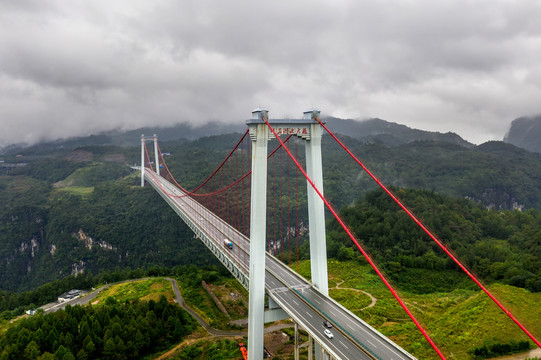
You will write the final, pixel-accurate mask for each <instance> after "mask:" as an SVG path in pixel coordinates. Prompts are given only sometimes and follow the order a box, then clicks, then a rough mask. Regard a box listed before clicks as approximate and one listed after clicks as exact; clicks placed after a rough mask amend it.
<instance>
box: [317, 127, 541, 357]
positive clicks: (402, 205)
mask: <svg viewBox="0 0 541 360" xmlns="http://www.w3.org/2000/svg"><path fill="white" fill-rule="evenodd" d="M315 119H316V120H317V122H318V123H319V124H320V125H321V126H323V128H324V129H325V130H326V131H327V133H329V135H331V136H332V137H333V139H334V140H336V142H337V143H338V144H340V146H341V147H342V148H343V149H344V150H345V151H346V152H347V153H348V154H349V155H350V156H351V157H352V158H353V159H354V160H355V162H357V164H358V165H359V166H360V167H362V168H363V170H364V171H366V173H367V174H368V175H369V176H370V177H371V178H372V179H373V180H374V181H375V182H376V183H377V184H378V185H379V186H380V187H381V188H382V189H383V191H385V192H386V193H387V195H389V196H390V197H391V198H392V199H393V200H394V202H395V203H396V204H397V205H398V206H400V208H401V209H402V210H404V211H405V212H406V214H408V216H409V217H410V218H411V219H412V220H413V221H414V222H415V223H416V224H417V225H418V226H419V227H420V228H421V229H422V230H423V231H424V232H425V233H426V234H427V235H428V236H429V237H430V238H431V239H432V240H433V241H434V242H435V243H436V244H438V246H439V247H440V248H441V249H442V250H443V251H444V252H445V253H446V254H447V256H449V257H450V258H451V259H453V261H454V262H455V264H457V265H458V266H459V267H460V268H461V269H462V271H464V272H465V273H466V274H467V275H468V276H469V278H470V279H472V280H473V282H475V284H477V286H479V287H480V288H481V290H483V291H484V292H485V294H487V295H488V297H489V298H490V299H491V300H492V301H494V303H495V304H496V305H498V307H499V308H500V309H501V310H502V311H503V312H504V313H505V314H507V316H509V318H510V319H511V320H513V322H514V323H515V324H517V325H518V327H519V328H520V329H521V330H522V331H523V332H524V333H525V334H526V335H528V337H529V338H530V339H532V340H533V342H534V343H535V344H536V345H537V346H539V347H541V342H539V340H537V339H536V338H535V337H534V336H533V335H532V334H531V333H530V332H529V331H528V330H527V329H526V328H525V327H524V326H523V325H522V324H521V323H520V322H519V321H518V320H517V319H516V318H515V317H514V316H513V314H511V311H509V310H508V309H507V308H505V307H504V306H503V304H501V303H500V302H499V301H498V300H497V299H496V297H494V295H492V293H490V291H488V289H487V288H486V287H485V286H483V284H481V282H480V281H479V280H478V279H477V278H476V277H475V276H474V275H473V274H472V273H471V272H470V271H469V270H468V269H467V268H466V266H465V265H464V264H462V262H460V261H459V260H458V258H457V257H455V256H454V255H453V254H452V253H451V252H450V251H449V249H447V247H446V246H445V245H444V244H443V243H442V242H441V240H439V239H438V238H436V236H434V235H433V234H432V233H431V232H430V230H428V228H427V227H426V226H425V225H424V224H423V223H422V222H421V221H420V220H419V219H418V218H417V217H416V216H415V215H414V214H413V213H412V212H411V211H409V210H408V208H406V206H404V204H403V203H402V202H401V201H400V200H399V199H398V198H397V197H396V196H395V195H394V194H393V193H392V192H391V191H390V190H389V189H388V188H387V187H386V186H385V185H383V183H382V182H381V181H380V180H379V179H378V178H377V177H376V176H375V175H374V174H372V172H371V171H370V170H368V168H367V167H366V166H364V164H363V163H362V162H361V161H360V160H359V159H358V158H357V157H356V156H355V155H353V153H352V152H351V151H350V150H349V149H348V148H347V147H346V146H345V145H344V144H343V143H342V142H341V141H340V140H338V138H337V137H336V136H335V135H334V133H332V132H331V131H330V130H329V129H328V128H327V127H326V126H325V124H323V123H322V122H321V121H320V120H319V119H318V118H317V117H316V118H315Z"/></svg>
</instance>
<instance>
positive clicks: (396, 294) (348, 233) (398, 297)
mask: <svg viewBox="0 0 541 360" xmlns="http://www.w3.org/2000/svg"><path fill="white" fill-rule="evenodd" d="M262 119H263V121H264V122H265V124H267V126H268V128H269V129H270V130H271V131H272V133H273V134H274V136H275V137H276V139H278V141H279V142H280V143H281V144H282V146H283V148H284V150H285V151H286V152H287V154H288V155H289V157H290V158H291V159H292V160H293V162H294V163H295V165H297V168H298V169H299V170H300V171H301V172H302V174H303V175H304V177H305V178H306V180H307V181H308V183H310V185H311V186H312V188H313V189H314V191H315V192H316V193H317V194H318V196H319V197H320V198H321V200H322V201H323V203H324V204H325V206H326V207H327V209H329V211H330V212H331V213H332V214H333V216H334V217H335V219H336V220H337V221H338V223H339V224H340V226H342V229H344V231H345V232H346V234H347V235H348V236H349V238H350V239H351V240H352V241H353V243H354V244H355V245H356V246H357V248H358V249H359V251H360V252H361V253H362V254H363V255H364V257H365V259H366V260H367V261H368V263H369V264H370V266H372V268H373V269H374V271H375V272H376V273H377V274H378V276H379V277H380V279H381V280H382V281H383V283H384V284H385V286H387V288H388V289H389V291H390V292H391V294H393V296H394V297H395V299H396V300H397V301H398V303H399V304H400V306H401V307H402V309H404V311H406V313H407V314H408V316H409V317H410V319H411V320H412V321H413V323H414V324H415V326H417V328H418V329H419V331H421V333H422V334H423V336H424V337H425V339H426V340H427V341H428V342H429V343H430V346H432V348H433V349H434V351H436V353H437V354H438V356H439V357H440V358H441V359H443V360H445V356H444V355H443V354H442V352H441V351H440V350H439V349H438V347H437V346H436V344H435V343H434V341H432V339H431V338H430V336H429V335H428V333H427V332H426V330H425V329H424V328H423V327H422V326H421V324H420V323H419V321H417V319H416V318H415V316H414V315H413V313H412V312H411V311H410V310H409V309H408V307H407V306H406V304H405V303H404V302H403V301H402V299H401V298H400V296H399V295H398V293H397V291H396V290H395V289H394V288H393V287H392V285H391V284H390V283H389V281H388V280H387V279H386V278H385V276H384V275H383V273H382V272H381V270H380V269H379V268H378V266H377V265H376V263H375V262H374V261H373V260H372V258H371V257H370V255H368V253H367V252H366V251H365V250H364V249H363V247H362V246H361V245H360V244H359V242H358V241H357V240H356V239H355V236H354V235H353V233H352V232H351V230H350V229H349V228H348V227H347V226H346V224H345V223H344V221H343V220H342V218H341V217H340V216H339V215H338V213H337V212H336V210H334V208H333V207H332V205H331V204H330V203H329V202H328V201H327V199H326V198H325V197H324V196H323V194H322V193H321V192H320V191H319V189H318V188H317V186H316V184H315V183H314V182H313V181H312V179H310V177H309V176H308V174H306V172H305V171H304V169H303V168H302V166H301V165H300V164H299V162H298V161H297V159H296V158H295V157H294V156H293V155H292V154H291V152H290V151H289V149H288V148H287V146H286V145H285V144H283V143H282V140H281V139H280V137H279V136H278V134H277V133H276V131H275V130H274V128H273V127H272V126H271V125H270V124H269V122H268V120H267V118H266V117H262Z"/></svg>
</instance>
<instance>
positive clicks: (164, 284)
mask: <svg viewBox="0 0 541 360" xmlns="http://www.w3.org/2000/svg"><path fill="white" fill-rule="evenodd" d="M162 295H163V296H165V298H166V299H167V301H168V302H169V303H172V302H174V294H173V289H172V287H171V283H170V282H169V281H168V280H165V279H162V278H152V279H145V280H137V281H130V282H127V283H122V284H116V285H111V286H110V287H108V288H107V289H105V290H103V291H102V292H100V294H99V295H98V296H97V297H96V298H95V299H94V301H92V303H93V304H96V303H100V302H102V301H104V300H105V299H107V298H108V297H113V298H115V299H116V300H117V301H119V302H122V301H126V300H136V299H138V300H142V301H149V300H154V301H158V300H160V297H161V296H162Z"/></svg>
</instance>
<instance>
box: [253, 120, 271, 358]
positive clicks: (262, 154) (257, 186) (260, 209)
mask: <svg viewBox="0 0 541 360" xmlns="http://www.w3.org/2000/svg"><path fill="white" fill-rule="evenodd" d="M263 117H265V118H267V117H268V111H267V110H264V109H256V110H254V111H253V112H252V118H253V119H257V120H262V118H263ZM249 126H250V139H251V140H252V188H251V212H250V284H249V304H248V360H261V359H262V358H263V335H264V332H263V331H264V328H263V327H264V317H265V314H264V313H265V242H266V233H267V142H268V138H269V129H268V127H267V124H265V123H264V122H259V123H257V124H253V125H252V124H250V125H249Z"/></svg>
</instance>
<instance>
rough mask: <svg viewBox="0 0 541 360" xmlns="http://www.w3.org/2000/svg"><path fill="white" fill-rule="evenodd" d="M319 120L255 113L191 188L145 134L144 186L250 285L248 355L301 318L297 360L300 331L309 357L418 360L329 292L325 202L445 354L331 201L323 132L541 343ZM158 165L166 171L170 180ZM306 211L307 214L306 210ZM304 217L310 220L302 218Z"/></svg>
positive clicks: (313, 113)
mask: <svg viewBox="0 0 541 360" xmlns="http://www.w3.org/2000/svg"><path fill="white" fill-rule="evenodd" d="M318 116H319V111H318V110H309V111H306V112H305V113H304V114H303V118H302V119H269V118H268V111H267V110H264V109H256V110H254V112H252V119H250V120H248V121H247V122H246V123H247V126H248V129H247V131H246V132H245V133H244V134H243V136H242V137H241V139H240V140H239V141H238V142H237V144H236V145H235V146H234V148H233V149H232V150H231V152H230V153H229V155H228V156H227V157H226V158H225V159H224V161H223V162H222V163H221V164H220V165H219V166H218V168H217V169H216V170H215V171H214V172H213V173H212V174H211V175H210V176H209V177H208V178H207V179H206V180H205V181H204V182H202V183H201V184H200V185H199V186H198V187H196V188H195V189H194V190H191V191H189V190H187V189H185V188H184V187H182V186H181V185H180V184H179V183H178V182H177V181H176V180H175V178H174V177H173V175H172V174H171V172H170V171H169V168H168V167H167V164H166V162H165V159H164V156H163V153H162V152H161V149H160V148H159V145H158V141H157V136H156V135H154V137H152V138H145V137H144V135H142V136H141V164H142V166H141V167H140V168H138V170H140V171H141V186H144V181H145V180H147V182H148V183H149V184H150V185H151V186H152V187H153V188H154V189H155V190H156V191H157V192H158V193H159V194H160V195H161V197H162V198H163V199H164V200H165V201H166V202H167V203H168V204H169V206H170V207H171V208H172V209H173V210H174V211H175V212H176V213H177V214H178V215H179V217H180V218H181V219H182V220H183V221H184V222H185V223H186V224H187V225H188V226H189V227H190V228H191V229H192V230H193V232H194V234H195V235H196V236H197V237H198V238H199V239H200V240H201V241H202V242H203V243H204V244H205V245H206V246H207V247H208V248H209V249H210V251H211V252H212V253H213V254H214V255H215V256H216V257H217V258H218V260H219V261H220V262H221V263H222V264H223V265H224V266H225V267H226V268H227V269H228V270H229V271H230V272H231V273H232V274H233V276H235V278H236V279H237V280H238V281H239V282H240V283H241V284H242V285H243V286H244V287H245V288H246V289H247V290H248V291H249V315H248V358H249V359H250V360H256V359H261V358H262V356H263V325H264V323H266V322H271V321H277V320H281V319H292V320H293V321H294V322H295V359H298V358H299V347H298V344H297V339H298V336H297V333H298V328H299V327H300V328H302V329H304V330H305V331H306V332H307V333H308V334H309V337H310V339H309V343H310V347H309V351H308V356H309V359H312V358H313V357H315V359H316V360H321V359H343V360H346V359H415V357H413V356H412V355H411V354H409V353H407V352H406V351H405V350H404V349H402V348H401V347H400V346H398V345H397V344H395V343H394V342H393V341H391V340H390V339H388V338H387V337H385V336H383V335H382V334H381V333H379V332H378V331H376V330H375V329H374V328H372V327H371V326H370V325H368V324H367V323H366V322H364V321H363V320H361V319H360V318H358V317H357V316H356V315H354V314H353V313H352V312H350V311H349V310H347V309H346V308H344V307H343V306H341V305H340V304H339V303H337V302H336V301H334V300H333V299H332V298H331V297H330V296H329V295H328V280H327V257H326V244H325V226H324V225H325V218H324V214H325V207H326V208H327V211H328V212H330V213H331V214H332V215H333V216H334V217H335V218H336V220H337V221H338V223H339V224H340V225H341V226H342V228H343V230H344V231H345V232H346V234H347V235H348V237H349V238H350V239H351V240H352V241H353V243H354V244H355V246H356V247H357V249H358V250H359V251H360V252H361V253H362V254H363V256H364V257H365V258H366V260H367V261H368V263H369V264H370V265H371V266H372V268H373V269H374V271H375V272H376V273H377V274H378V275H379V276H380V278H381V280H382V281H383V282H384V283H385V285H386V286H387V288H388V289H389V291H390V292H391V293H392V294H393V296H394V297H395V299H396V300H397V301H398V303H399V304H400V306H401V307H402V308H403V309H404V310H405V311H406V313H407V314H408V316H409V317H410V319H411V320H412V321H413V322H414V323H415V325H416V326H417V328H418V329H419V331H420V332H421V333H422V334H423V336H424V337H425V338H426V340H427V341H428V342H429V343H430V345H431V346H432V348H433V349H434V351H435V352H436V353H437V355H438V356H439V357H440V358H441V359H445V356H444V354H443V353H442V351H441V350H440V349H439V348H438V346H437V345H436V344H435V343H434V341H433V340H432V339H431V338H430V336H429V335H428V333H427V332H426V330H425V329H424V328H423V327H422V326H421V324H420V323H419V321H418V320H417V319H416V318H415V316H414V315H413V313H412V312H411V311H410V310H409V308H408V306H407V305H406V304H405V303H404V301H402V299H401V298H400V296H399V294H398V292H397V291H396V290H395V289H394V288H393V287H392V285H391V284H390V283H389V281H388V280H387V279H386V277H385V276H384V275H383V273H382V272H381V270H380V269H379V267H378V265H377V264H376V263H375V262H374V261H373V259H372V258H371V257H370V255H369V254H368V253H367V251H366V250H365V249H364V248H363V247H362V244H361V242H360V241H359V240H358V238H357V236H356V235H355V234H353V233H352V232H351V230H350V229H349V227H348V226H347V225H346V224H345V222H344V221H343V220H342V219H341V218H340V216H339V214H338V213H337V212H336V210H335V209H334V208H333V207H332V206H331V204H330V203H329V201H328V200H327V199H326V198H325V197H324V195H323V176H322V165H321V137H322V134H323V130H325V131H326V132H327V133H328V134H329V135H330V136H331V137H332V138H333V139H334V140H335V141H336V142H337V143H338V144H339V145H340V146H341V147H342V148H343V149H344V151H346V153H347V154H348V155H349V156H351V157H352V158H353V159H354V161H355V162H356V163H357V164H358V165H359V166H360V167H361V168H362V169H363V170H364V171H366V172H367V173H368V175H369V176H370V177H371V178H372V179H373V180H374V181H376V182H377V183H378V185H379V186H381V187H382V188H383V190H384V191H385V192H386V193H387V194H388V195H389V196H390V197H391V198H392V199H393V200H394V201H395V202H396V203H397V204H398V206H399V207H400V208H402V210H404V211H405V212H406V213H407V214H408V215H409V216H410V217H411V218H412V220H413V221H414V222H415V223H416V224H417V225H419V226H420V227H421V229H423V231H424V232H425V233H426V234H427V235H428V236H429V237H430V238H431V239H432V240H433V241H435V242H436V244H438V246H439V247H440V248H441V249H442V251H444V252H445V253H446V254H447V255H448V256H450V257H451V258H452V259H453V260H454V261H455V262H456V264H457V265H458V267H460V268H461V269H462V270H463V271H464V272H465V273H466V274H467V275H468V276H469V277H470V278H471V279H472V281H474V282H475V283H476V284H477V285H478V286H479V287H480V288H481V289H482V290H483V291H484V292H485V293H486V294H487V295H488V296H489V297H490V298H491V299H492V300H493V301H494V302H495V303H496V304H497V305H498V306H499V307H500V308H501V309H502V310H503V311H504V313H505V314H506V315H507V316H509V317H510V318H511V319H512V320H513V321H514V322H515V324H516V325H517V326H518V327H519V328H520V329H521V330H522V331H524V332H525V333H526V334H527V335H528V336H529V337H530V339H532V340H533V341H534V343H535V344H537V345H538V346H540V347H541V343H540V342H539V341H538V340H537V339H536V338H535V337H534V336H533V335H532V334H531V333H529V332H528V330H527V329H526V328H525V327H524V326H523V325H522V324H521V323H520V322H519V321H518V320H517V319H516V318H515V317H514V316H513V315H512V313H511V312H510V311H509V310H508V309H507V308H505V307H504V306H503V305H502V304H501V303H500V302H499V301H498V300H497V299H496V298H495V297H494V295H492V294H491V293H490V292H489V291H488V290H487V289H486V288H485V287H484V286H483V285H482V284H481V283H480V281H479V280H478V279H477V278H476V277H475V276H474V275H473V274H472V273H471V272H470V271H469V270H468V269H467V268H466V267H465V266H464V265H463V264H462V263H461V262H460V261H459V259H457V258H456V255H454V254H453V253H452V252H451V251H450V250H449V249H448V248H447V247H446V246H445V244H443V243H442V242H441V240H439V239H438V238H437V237H435V236H434V235H433V234H432V233H431V232H430V231H429V230H428V229H427V228H426V227H425V226H424V225H423V224H422V223H421V221H420V220H419V219H417V217H415V215H414V214H412V213H411V211H410V210H409V209H407V208H406V207H405V206H404V205H403V204H402V203H401V202H400V200H399V199H398V198H397V197H396V196H395V195H394V194H393V193H392V192H391V191H390V190H388V189H387V188H386V187H385V186H384V185H383V184H382V182H381V181H380V180H379V179H377V178H376V177H375V176H374V175H373V174H372V173H371V172H370V171H369V170H368V169H367V168H366V167H365V166H364V164H363V163H362V162H361V161H360V160H359V159H357V158H356V157H355V155H354V154H353V153H352V152H351V151H350V150H349V149H348V148H347V147H346V146H345V145H344V144H343V143H342V142H341V141H340V140H339V139H338V138H337V137H336V135H335V134H334V133H332V131H331V130H330V129H328V127H327V126H326V125H325V124H324V123H323V122H322V121H320V120H319V118H318ZM271 140H277V143H278V144H277V145H276V147H275V148H274V150H273V151H271V152H270V153H269V152H268V143H269V141H271ZM147 141H153V143H154V148H153V151H154V161H151V158H150V156H149V151H148V149H147V146H146V142H147ZM299 145H300V146H299ZM302 146H304V148H305V153H304V160H305V167H303V166H302V165H301V161H300V160H299V159H300V158H302V156H300V155H299V153H298V151H297V149H298V147H302ZM284 159H285V160H284ZM153 164H154V165H155V166H154V167H153V166H152V165H153ZM160 164H162V166H160ZM269 164H270V166H269ZM284 164H287V165H284ZM160 168H163V170H164V172H163V176H162V174H160ZM299 179H302V181H301V180H299ZM300 184H306V191H304V192H303V191H302V187H301V186H300ZM300 193H305V194H306V196H307V202H306V203H307V209H303V208H302V206H300V205H299V204H300V201H299V194H300ZM293 200H294V201H293ZM303 211H305V212H306V213H307V214H301V213H302V212H303ZM306 218H307V220H308V226H306V224H305V221H302V219H306ZM300 219H301V220H300ZM303 241H309V246H310V260H311V280H310V281H308V280H306V279H305V278H303V277H302V276H300V275H299V274H297V272H296V271H294V270H293V269H292V267H294V266H292V264H294V262H295V258H296V261H297V263H298V259H299V255H298V254H299V244H300V243H301V242H303ZM288 264H289V265H288ZM330 327H332V331H331V330H330V329H329V328H330Z"/></svg>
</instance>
